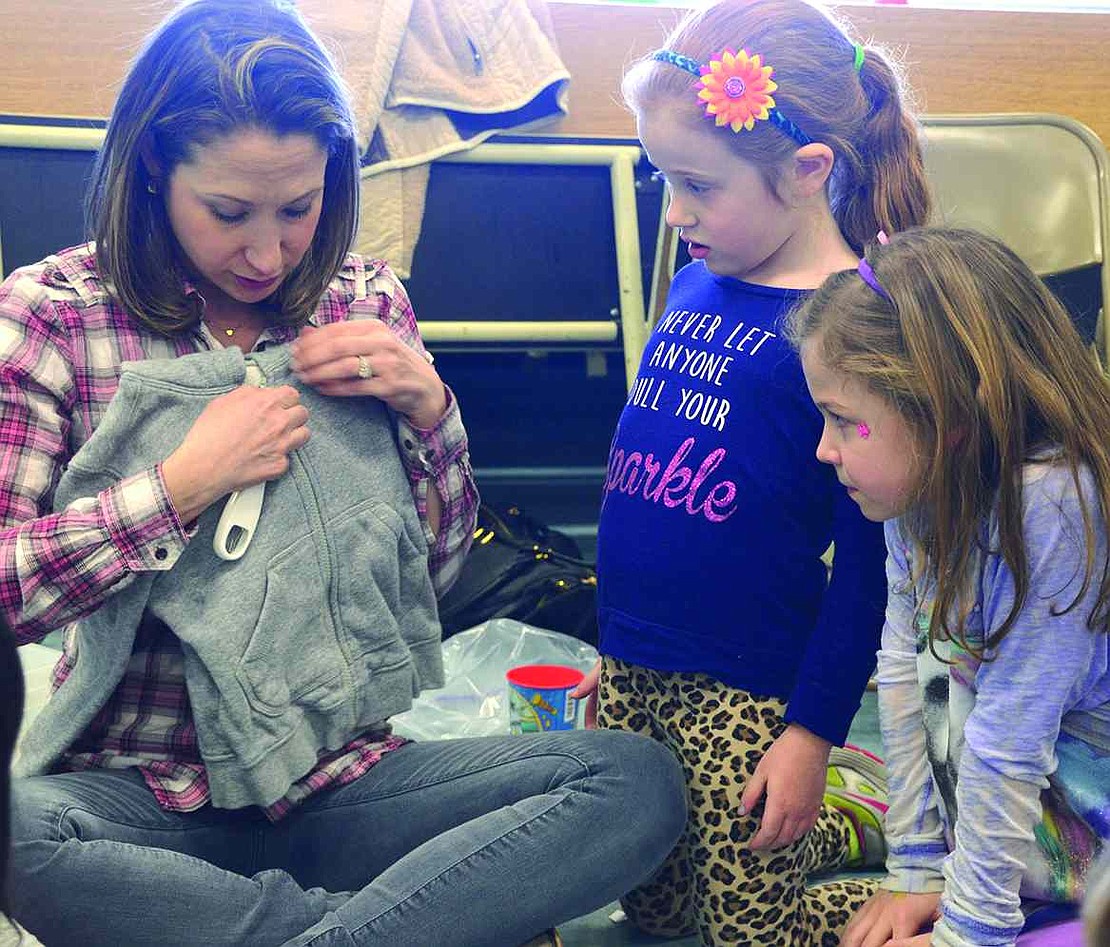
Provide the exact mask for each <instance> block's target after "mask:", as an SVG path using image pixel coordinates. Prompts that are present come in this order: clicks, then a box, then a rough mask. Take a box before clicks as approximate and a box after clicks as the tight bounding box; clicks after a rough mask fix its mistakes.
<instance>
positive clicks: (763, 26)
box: [621, 0, 930, 250]
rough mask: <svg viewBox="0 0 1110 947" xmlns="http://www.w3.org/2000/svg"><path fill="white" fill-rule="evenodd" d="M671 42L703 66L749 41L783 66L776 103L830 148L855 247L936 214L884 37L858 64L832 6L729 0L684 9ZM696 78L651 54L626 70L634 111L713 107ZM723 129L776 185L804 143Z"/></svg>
mask: <svg viewBox="0 0 1110 947" xmlns="http://www.w3.org/2000/svg"><path fill="white" fill-rule="evenodd" d="M664 48H666V49H668V50H670V51H672V52H675V53H680V54H682V55H684V56H688V57H690V58H691V59H694V60H695V61H697V62H699V63H703V64H704V63H707V62H709V60H710V59H712V58H714V57H717V56H719V55H720V53H721V51H722V50H723V49H726V48H730V49H733V50H736V49H740V48H743V49H746V50H747V51H748V52H749V54H751V55H755V54H757V53H758V54H759V55H760V56H762V58H763V62H764V63H765V64H767V65H770V66H772V67H773V68H774V75H773V78H774V80H775V82H776V83H777V84H778V89H777V91H776V92H775V93H774V98H775V104H776V106H777V107H778V109H779V110H780V111H781V112H782V113H783V114H785V115H786V116H787V117H788V118H789V119H790V120H791V121H793V122H794V123H795V124H796V125H797V126H798V127H800V128H801V129H802V131H804V132H805V133H806V135H808V136H809V137H810V138H811V139H813V140H814V141H819V142H823V143H824V144H826V145H828V146H829V148H831V149H832V152H833V155H834V162H833V172H832V176H831V178H830V180H829V204H830V206H831V208H832V212H833V217H834V218H835V220H836V222H837V224H838V225H839V227H840V230H841V232H842V233H843V234H844V238H845V239H846V240H847V241H848V243H849V244H850V245H851V246H853V247H854V248H856V249H857V250H858V249H860V248H861V247H863V245H864V244H865V243H866V242H867V241H868V240H871V239H873V238H874V236H875V234H876V233H877V232H878V231H879V230H885V231H886V232H887V233H894V232H896V231H899V230H904V229H905V228H907V227H912V226H916V225H920V224H924V223H926V221H927V220H928V217H929V209H930V197H929V188H928V184H927V182H926V180H925V169H924V164H923V161H922V157H921V142H920V139H919V135H918V126H917V122H916V120H915V118H914V116H913V113H912V110H911V108H910V105H909V100H908V92H907V90H906V88H905V87H904V85H903V83H902V81H901V78H900V76H899V73H898V71H897V69H896V67H895V66H894V64H893V63H892V61H891V60H890V58H889V57H888V56H887V55H886V54H885V53H884V52H883V51H882V50H881V49H879V48H878V47H875V46H867V47H865V48H864V56H863V64H862V66H861V67H860V70H859V72H858V73H857V72H856V69H855V61H856V51H855V44H854V41H853V40H852V39H851V38H849V33H848V30H847V28H846V27H845V26H844V25H843V24H841V23H839V22H838V21H837V20H835V19H834V18H833V17H832V15H831V14H830V13H828V12H827V11H825V10H822V9H819V8H818V7H816V6H813V5H811V4H809V3H806V2H804V0H721V2H718V3H715V4H713V5H712V6H710V7H708V8H706V9H699V10H697V11H694V12H692V13H690V14H689V15H688V16H686V17H685V18H684V19H683V20H682V22H681V23H680V24H679V25H678V26H677V27H676V28H675V29H674V31H673V32H672V33H671V34H670V35H669V36H668V37H667V39H666V41H665V43H664ZM692 83H693V79H692V77H691V75H690V74H689V73H688V72H685V71H684V70H682V69H679V68H677V67H675V66H673V65H671V64H670V63H665V62H658V61H656V60H654V59H652V58H651V57H650V56H648V57H646V58H644V59H641V60H640V61H638V62H637V63H635V64H633V66H632V67H631V68H630V69H629V70H628V72H627V73H626V74H625V77H624V81H623V83H622V85H621V92H622V94H623V96H624V99H625V101H626V102H627V103H628V104H629V105H630V106H631V108H632V109H633V111H636V112H639V111H641V110H645V109H650V108H652V107H653V106H656V105H657V104H658V103H659V102H660V101H666V102H667V104H668V105H669V104H672V103H676V102H677V103H679V104H684V105H685V106H686V108H688V110H689V113H690V116H691V124H693V123H694V122H696V121H698V120H699V116H701V115H702V114H703V110H702V106H701V104H700V103H699V102H698V100H697V97H696V95H695V94H694V92H693V91H691V88H692ZM700 120H701V121H702V124H706V123H705V121H704V119H700ZM707 127H709V126H708V125H707ZM714 133H716V134H720V135H723V136H725V138H726V140H727V141H728V142H729V144H730V147H731V148H732V149H733V151H734V152H735V153H736V154H737V155H738V156H739V157H741V158H743V159H745V160H746V161H749V162H751V163H752V164H755V165H757V166H759V167H760V168H762V169H763V172H764V175H765V177H766V178H767V180H768V183H769V184H770V185H771V186H772V189H773V188H774V186H775V184H776V183H777V182H776V181H775V175H776V174H777V173H778V169H779V168H781V167H782V165H783V162H784V161H785V160H786V159H787V158H788V157H789V156H790V155H791V154H793V152H794V151H795V150H796V149H797V148H798V143H797V142H796V141H794V140H793V139H792V138H790V137H789V136H788V135H786V134H784V133H783V132H782V131H780V130H779V129H777V128H776V127H774V126H773V125H772V123H771V122H756V125H755V128H754V129H752V130H751V131H745V132H741V133H734V132H732V131H730V130H729V129H727V128H725V129H714Z"/></svg>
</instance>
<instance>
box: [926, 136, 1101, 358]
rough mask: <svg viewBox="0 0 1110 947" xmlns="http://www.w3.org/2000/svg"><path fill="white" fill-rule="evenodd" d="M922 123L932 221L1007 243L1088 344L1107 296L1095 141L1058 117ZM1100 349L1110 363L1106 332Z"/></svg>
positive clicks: (1098, 154) (1098, 152)
mask: <svg viewBox="0 0 1110 947" xmlns="http://www.w3.org/2000/svg"><path fill="white" fill-rule="evenodd" d="M923 125H924V127H925V139H926V150H925V167H926V173H927V174H928V175H929V180H930V182H931V183H932V186H933V195H934V198H935V202H936V214H935V219H936V222H937V223H945V224H952V225H956V226H965V227H971V228H974V229H975V230H980V231H983V232H984V233H988V234H990V235H992V236H995V237H997V238H999V239H1000V240H1002V241H1004V242H1005V243H1006V244H1008V245H1009V246H1010V247H1011V248H1012V249H1013V250H1014V251H1015V252H1016V253H1017V254H1018V255H1019V256H1020V257H1021V258H1022V259H1023V260H1025V262H1026V263H1028V264H1029V266H1030V267H1031V268H1032V269H1033V270H1034V271H1035V272H1036V273H1037V274H1038V275H1039V276H1041V277H1043V278H1044V280H1045V282H1047V283H1048V284H1049V285H1050V286H1051V287H1052V289H1053V290H1054V291H1055V292H1056V294H1057V295H1058V296H1059V297H1060V299H1061V301H1062V302H1063V303H1064V304H1065V305H1066V306H1067V307H1068V309H1069V310H1070V311H1071V313H1072V317H1073V318H1074V319H1075V322H1076V325H1077V327H1078V328H1079V331H1080V333H1081V334H1082V335H1083V337H1084V338H1085V339H1086V341H1088V342H1094V341H1095V337H1096V326H1097V324H1098V321H1099V311H1100V309H1102V308H1103V307H1104V306H1105V300H1106V299H1107V298H1110V267H1107V265H1106V258H1105V255H1106V248H1107V246H1108V244H1110V216H1108V215H1110V197H1108V190H1107V189H1108V187H1110V182H1108V176H1107V169H1108V167H1110V160H1108V157H1107V152H1106V149H1105V147H1104V146H1103V144H1102V142H1101V141H1100V140H1099V139H1098V137H1097V136H1096V135H1095V134H1094V133H1093V132H1092V131H1091V130H1090V129H1089V128H1087V127H1086V126H1085V125H1082V124H1080V123H1079V122H1077V121H1075V120H1074V119H1070V118H1067V117H1065V116H1062V115H1048V114H1013V115H1002V114H1000V115H930V116H926V117H925V118H924V119H923ZM1098 348H1099V351H1100V352H1101V354H1102V357H1103V364H1110V361H1107V356H1110V334H1108V333H1107V327H1106V326H1105V325H1104V326H1103V329H1102V335H1101V337H1100V339H1099V343H1098Z"/></svg>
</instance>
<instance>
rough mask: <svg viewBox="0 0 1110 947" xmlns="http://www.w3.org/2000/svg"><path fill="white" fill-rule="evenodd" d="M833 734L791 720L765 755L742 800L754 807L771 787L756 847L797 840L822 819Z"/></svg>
mask: <svg viewBox="0 0 1110 947" xmlns="http://www.w3.org/2000/svg"><path fill="white" fill-rule="evenodd" d="M829 747H830V743H829V741H828V740H823V739H822V738H821V737H819V736H817V735H816V734H814V733H810V732H809V731H808V730H807V729H806V728H805V727H801V726H798V724H794V723H792V724H790V726H788V727H787V728H786V730H785V731H783V733H782V735H781V736H779V738H778V739H777V740H775V742H774V743H773V744H771V748H770V749H769V750H768V751H767V752H766V753H765V754H764V755H763V759H761V760H760V761H759V763H758V765H757V766H756V768H755V773H753V774H752V778H751V779H749V780H748V785H747V786H746V787H744V794H743V795H742V796H741V797H740V805H741V807H742V808H743V810H744V812H751V811H752V809H754V808H755V806H756V804H757V803H758V802H759V800H760V799H761V798H762V797H763V795H764V793H766V796H767V801H766V803H765V804H764V806H763V818H762V819H761V820H760V822H759V831H757V832H756V833H755V835H754V836H752V840H751V843H750V845H751V847H752V848H753V849H757V850H758V849H774V848H783V847H784V846H786V845H792V844H793V843H794V842H796V841H798V839H800V838H801V837H802V836H803V835H805V834H806V832H808V831H809V830H810V829H812V828H813V826H814V825H815V824H816V822H817V816H818V815H819V814H820V812H821V801H822V799H823V798H824V795H825V783H826V781H827V779H828V767H829Z"/></svg>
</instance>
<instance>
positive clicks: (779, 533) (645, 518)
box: [598, 262, 885, 743]
mask: <svg viewBox="0 0 1110 947" xmlns="http://www.w3.org/2000/svg"><path fill="white" fill-rule="evenodd" d="M804 296H805V293H804V292H802V291H799V290H788V289H776V288H772V287H766V286H756V285H753V284H750V283H744V282H742V281H740V280H736V279H731V278H728V277H720V276H716V275H714V274H712V273H710V272H709V271H708V270H707V269H706V268H705V266H704V264H702V263H700V262H698V263H692V264H690V265H689V266H687V267H684V268H683V269H682V270H681V271H679V273H678V274H676V276H675V279H674V282H673V283H672V286H671V291H670V295H669V296H668V300H667V306H666V309H665V314H664V315H663V317H662V318H661V319H660V320H659V323H658V324H657V325H656V327H655V330H654V332H653V333H652V336H651V339H650V340H649V342H648V344H647V347H646V349H645V351H644V355H643V359H642V361H641V364H640V371H639V375H638V377H637V379H636V382H635V384H634V385H633V386H632V390H631V392H630V394H629V398H628V403H627V404H626V405H625V408H624V410H623V412H622V414H621V417H620V421H619V423H618V425H617V430H616V433H615V434H614V436H613V442H612V446H611V449H610V455H609V465H608V473H607V476H606V482H605V490H604V496H603V501H602V508H601V516H600V521H599V528H598V576H599V621H600V632H601V650H602V652H603V653H605V654H609V655H612V656H614V657H617V658H620V659H622V660H625V661H629V662H632V663H634V664H638V665H641V666H645V667H650V668H654V669H656V670H663V671H697V672H702V673H706V674H710V675H712V676H713V677H715V678H717V679H718V680H721V681H723V682H725V683H726V684H729V685H731V686H734V687H737V688H740V689H743V690H745V691H748V692H749V693H752V694H754V695H758V696H762V697H777V698H780V699H783V700H786V701H787V703H788V707H787V720H789V721H791V722H796V723H798V724H800V725H802V726H804V727H806V728H807V729H808V730H810V731H812V732H813V733H816V734H817V735H819V736H822V737H824V738H825V739H828V740H830V741H832V742H834V743H840V742H842V741H843V739H844V737H845V736H846V734H847V732H848V727H849V725H850V724H851V721H852V717H853V715H854V714H855V712H856V710H857V709H858V708H859V699H860V695H861V693H862V692H863V688H864V685H865V683H866V680H867V677H868V675H869V674H870V672H871V670H872V668H873V667H874V661H875V652H876V650H877V648H878V643H879V633H880V629H881V626H882V615H883V605H884V602H885V576H884V569H883V560H884V544H883V535H882V529H881V527H880V526H879V525H878V524H875V523H870V522H868V521H867V520H865V519H864V518H863V516H862V514H861V513H860V512H859V509H858V507H857V506H856V504H855V503H854V502H853V501H852V500H851V499H850V498H849V497H848V495H847V493H846V492H845V490H844V488H843V487H842V486H840V484H839V483H838V482H837V479H836V475H835V473H834V471H833V469H832V468H831V467H829V466H828V465H826V464H822V463H820V462H819V461H818V460H817V459H816V457H815V455H814V452H815V450H816V447H817V442H818V439H819V437H820V433H821V417H820V414H819V413H818V411H817V409H816V408H815V407H814V406H813V404H812V402H811V401H810V398H809V394H808V392H807V390H806V386H805V379H804V376H803V375H802V370H801V364H800V362H799V360H798V357H797V355H796V353H794V352H793V350H792V349H791V348H790V346H789V344H788V343H787V342H786V340H785V339H784V338H783V335H782V331H781V321H782V318H783V316H784V315H785V314H786V313H787V312H789V310H790V309H791V308H792V307H793V306H794V305H796V304H797V303H798V302H799V301H800V300H801V299H802V298H803V297H804ZM830 542H835V560H834V568H833V573H832V579H831V582H830V581H828V579H827V571H826V568H825V565H824V563H823V562H822V560H821V555H822V553H823V552H824V551H825V550H826V549H827V548H828V546H829V543H830Z"/></svg>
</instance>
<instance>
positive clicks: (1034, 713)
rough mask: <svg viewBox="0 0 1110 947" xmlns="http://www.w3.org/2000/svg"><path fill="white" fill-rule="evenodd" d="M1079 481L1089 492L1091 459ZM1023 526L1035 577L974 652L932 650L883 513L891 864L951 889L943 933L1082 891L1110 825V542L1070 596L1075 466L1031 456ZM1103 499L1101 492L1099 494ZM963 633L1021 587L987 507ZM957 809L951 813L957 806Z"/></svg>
mask: <svg viewBox="0 0 1110 947" xmlns="http://www.w3.org/2000/svg"><path fill="white" fill-rule="evenodd" d="M1082 483H1083V493H1084V495H1085V496H1088V497H1091V496H1094V487H1093V479H1092V478H1091V477H1090V475H1089V474H1088V473H1087V472H1086V471H1082ZM1023 508H1024V516H1023V531H1024V536H1025V543H1026V553H1027V556H1028V566H1029V591H1028V594H1027V596H1026V600H1025V604H1024V606H1023V609H1022V612H1021V614H1020V616H1019V618H1018V620H1017V622H1016V623H1015V624H1014V625H1013V627H1012V628H1011V630H1010V632H1009V633H1008V634H1007V636H1006V637H1005V638H1004V639H1003V641H1002V642H1001V643H1000V644H999V645H998V647H997V648H995V649H993V650H991V651H989V652H988V655H987V657H988V660H984V661H980V660H978V659H976V658H974V656H972V655H970V654H968V653H967V652H966V651H964V650H962V649H960V648H958V647H957V646H955V645H954V644H953V643H951V642H942V643H940V645H939V646H938V648H937V650H938V652H939V654H940V656H941V657H942V658H945V659H946V660H947V661H949V662H950V663H948V664H945V663H942V662H941V661H940V660H938V659H937V658H936V657H935V656H934V655H932V654H930V653H929V648H928V643H927V639H926V632H927V629H928V624H929V617H930V615H931V613H932V605H933V594H932V586H931V583H930V582H928V581H926V580H925V579H922V578H918V579H917V581H916V582H915V580H914V571H913V570H914V561H913V547H912V545H911V543H910V542H909V541H908V540H907V537H906V535H905V534H904V532H903V529H902V526H901V524H900V523H899V522H897V521H893V522H889V523H887V524H886V538H887V550H888V561H887V573H888V575H887V578H888V582H889V587H890V588H889V602H888V607H887V617H886V624H885V626H884V629H883V639H882V648H881V650H880V652H879V665H878V683H879V712H880V722H881V726H882V733H883V742H884V745H885V748H886V753H887V764H888V767H889V770H890V789H891V807H890V811H889V813H888V814H887V823H886V825H887V839H888V845H889V855H888V859H887V870H888V872H889V873H890V877H889V878H888V879H887V881H886V882H884V886H885V887H887V888H889V889H892V890H896V891H915V892H925V891H942V892H943V898H942V901H941V910H942V916H941V919H940V921H939V922H938V923H937V925H936V926H935V928H934V932H933V938H932V943H933V944H935V945H960V947H964V945H1009V944H1012V943H1014V941H1015V939H1016V938H1017V935H1018V933H1019V932H1020V930H1021V927H1022V922H1023V912H1022V898H1023V897H1024V898H1038V899H1048V900H1062V901H1073V900H1078V898H1079V897H1080V896H1081V894H1082V885H1083V880H1084V877H1085V875H1086V869H1087V867H1088V865H1089V863H1090V860H1091V858H1092V857H1093V855H1094V854H1096V852H1097V848H1098V846H1099V844H1100V842H1101V841H1103V840H1105V839H1107V838H1110V636H1108V635H1107V634H1106V633H1105V632H1092V631H1091V630H1090V629H1089V628H1088V627H1087V619H1088V616H1089V614H1090V612H1091V607H1092V605H1093V604H1094V601H1095V598H1096V596H1097V592H1098V585H1099V578H1100V570H1101V567H1102V564H1103V563H1104V562H1105V557H1106V528H1105V522H1104V521H1103V519H1102V518H1101V517H1097V516H1096V517H1095V521H1096V523H1097V524H1098V530H1097V534H1098V543H1099V545H1098V549H1097V558H1096V564H1097V566H1098V568H1097V569H1096V573H1095V576H1094V579H1093V582H1092V584H1091V586H1090V587H1089V588H1088V589H1087V590H1086V591H1085V592H1084V594H1083V595H1082V597H1081V598H1080V601H1079V602H1078V603H1077V605H1076V607H1075V608H1073V609H1071V610H1070V611H1068V612H1066V614H1059V612H1060V610H1061V609H1062V608H1064V607H1066V606H1067V605H1068V604H1070V603H1071V602H1072V600H1073V599H1074V598H1075V596H1076V594H1077V593H1078V592H1079V590H1080V588H1081V585H1082V578H1083V568H1084V564H1085V546H1084V533H1083V520H1082V511H1081V506H1080V500H1079V495H1078V494H1077V492H1076V489H1075V485H1074V483H1073V482H1072V478H1071V474H1070V472H1069V471H1068V470H1067V468H1066V467H1060V466H1055V465H1052V464H1049V463H1036V464H1030V465H1028V466H1027V468H1026V473H1025V482H1024V496H1023ZM1093 508H1094V509H1095V510H1097V503H1096V504H1095V505H1094V507H1093ZM985 535H987V536H988V544H987V548H986V550H985V551H984V554H983V555H982V557H981V565H980V569H979V573H978V599H977V601H976V603H975V606H974V608H973V610H972V612H971V615H970V616H969V619H968V625H967V633H968V639H969V641H970V642H972V643H973V644H974V643H975V642H976V641H978V642H981V641H982V640H984V639H985V638H986V637H989V636H990V634H991V633H992V632H993V631H994V630H996V629H997V628H998V627H999V626H1000V625H1001V624H1002V622H1003V621H1004V620H1005V618H1006V616H1007V615H1008V614H1009V611H1010V607H1011V605H1012V603H1013V600H1014V579H1013V575H1012V573H1011V572H1010V570H1009V569H1008V567H1007V566H1006V564H1005V562H1004V561H1003V559H1002V556H1001V555H1000V554H999V553H998V529H997V522H996V520H995V518H994V517H992V518H991V521H990V523H988V524H987V529H986V533H985ZM957 811H958V814H959V815H958V818H957Z"/></svg>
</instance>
